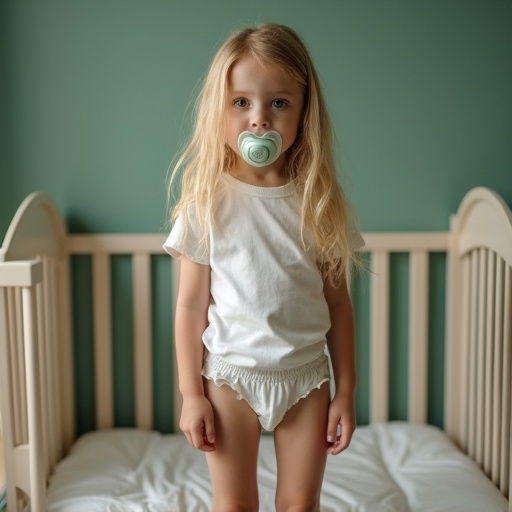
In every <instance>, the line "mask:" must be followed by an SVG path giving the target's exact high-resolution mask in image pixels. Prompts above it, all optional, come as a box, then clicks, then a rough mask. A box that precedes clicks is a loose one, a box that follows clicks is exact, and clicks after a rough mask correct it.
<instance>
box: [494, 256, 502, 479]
mask: <svg viewBox="0 0 512 512" xmlns="http://www.w3.org/2000/svg"><path fill="white" fill-rule="evenodd" d="M504 268H505V262H504V261H503V260H502V259H501V258H499V259H498V262H497V264H496V291H495V305H494V326H495V327H494V357H493V376H494V381H493V405H492V414H493V421H492V424H493V432H492V469H491V478H492V481H493V482H494V484H495V485H497V486H499V483H500V481H499V474H500V465H501V449H502V446H501V421H502V419H501V414H502V411H501V403H502V389H501V382H502V380H501V379H502V374H503V342H502V341H503V307H504V304H503V302H504V294H503V292H504V290H503V276H504Z"/></svg>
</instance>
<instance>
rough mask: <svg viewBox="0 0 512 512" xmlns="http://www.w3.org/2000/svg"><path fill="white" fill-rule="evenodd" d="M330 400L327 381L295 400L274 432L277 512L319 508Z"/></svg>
mask: <svg viewBox="0 0 512 512" xmlns="http://www.w3.org/2000/svg"><path fill="white" fill-rule="evenodd" d="M329 403H330V392H329V383H328V382H326V383H325V384H323V385H322V386H321V387H320V389H314V390H313V391H311V393H310V394H309V395H308V396H307V397H306V398H303V399H301V400H300V401H299V402H298V403H296V404H295V405H294V406H293V407H292V408H291V409H290V410H289V411H288V412H287V413H286V415H285V417H284V418H283V420H282V421H281V423H280V424H279V425H278V426H277V427H276V429H275V431H274V442H275V447H276V457H277V492H276V510H277V511H278V512H283V511H294V512H299V511H301V512H302V511H304V512H305V511H307V512H313V511H318V510H320V490H321V487H322V481H323V476H324V470H325V462H326V457H327V439H326V436H327V414H328V409H329Z"/></svg>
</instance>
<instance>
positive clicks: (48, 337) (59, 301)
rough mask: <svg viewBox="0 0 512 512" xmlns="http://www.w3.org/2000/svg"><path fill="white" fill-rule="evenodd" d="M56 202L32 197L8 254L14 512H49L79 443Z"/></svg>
mask: <svg viewBox="0 0 512 512" xmlns="http://www.w3.org/2000/svg"><path fill="white" fill-rule="evenodd" d="M65 237H66V233H65V229H64V225H63V223H62V221H61V219H60V216H59V214H58V212H57V209H56V207H55V205H54V204H53V202H52V201H51V199H50V198H49V197H48V196H46V195H44V194H41V193H35V194H32V195H31V196H29V197H28V198H27V199H26V200H25V201H24V202H23V203H22V205H21V206H20V208H19V209H18V211H17V213H16V215H15V217H14V218H13V221H12V223H11V225H10V227H9V230H8V231H7V234H6V237H5V240H4V244H3V246H2V248H1V250H0V378H1V383H0V389H1V392H2V397H1V398H2V422H3V438H4V451H5V465H6V472H7V475H8V479H7V499H8V511H9V512H14V511H15V510H22V509H23V510H25V507H26V505H27V504H30V507H31V510H32V511H33V512H38V511H44V509H45V508H44V507H45V506H44V503H45V493H46V484H47V479H48V477H49V475H50V474H51V472H52V470H53V467H54V466H55V464H56V463H57V462H58V461H59V460H60V459H61V458H62V456H63V454H64V453H65V452H66V450H67V448H68V447H69V446H70V444H71V442H72V439H73V437H74V420H73V418H74V411H73V404H72V397H73V386H72V376H71V368H72V355H71V339H70V338H71V336H70V320H69V319H70V311H69V277H68V272H69V270H68V269H69V267H68V258H67V254H66V250H65Z"/></svg>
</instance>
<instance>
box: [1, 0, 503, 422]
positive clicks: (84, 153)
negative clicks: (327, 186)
mask: <svg viewBox="0 0 512 512" xmlns="http://www.w3.org/2000/svg"><path fill="white" fill-rule="evenodd" d="M260 21H273V22H279V23H285V24H288V25H290V26H292V27H293V28H295V29H296V30H297V31H298V32H299V33H300V34H301V35H302V36H303V38H304V39H305V41H306V43H307V45H308V47H309V49H310V51H311V53H312V55H313V58H314V60H315V62H316V64H317V68H318V71H319V74H320V76H321V79H322V81H323V85H324V90H325V93H326V97H327V102H328V105H329V108H330V111H331V115H332V120H333V124H334V128H335V131H336V133H337V139H338V149H337V151H338V159H339V162H340V164H341V165H340V168H341V171H340V179H341V180H342V181H343V183H344V184H345V187H346V189H347V192H348V193H349V195H350V197H351V198H352V200H353V202H354V204H355V206H356V208H357V210H358V213H359V215H360V220H361V227H362V229H363V230H367V231H368V230H446V229H447V228H448V222H449V215H450V213H452V212H454V211H455V210H456V208H457V206H458V204H459V201H460V199H461V198H462V196H463V195H464V193H465V192H466V191H467V190H468V189H469V188H471V187H473V186H476V185H485V186H489V187H492V188H494V189H495V190H497V191H498V192H499V193H500V194H501V195H502V196H503V197H504V198H505V200H506V201H507V202H508V203H509V204H512V165H511V163H512V143H511V136H512V101H511V99H512V96H511V94H512V93H511V91H512V35H511V34H512V30H511V28H512V3H511V2H510V0H431V1H426V0H316V1H314V2H312V1H310V0H281V1H276V0H260V1H258V2H247V1H245V0H216V1H206V0H205V1H198V0H187V1H171V0H167V1H164V0H158V1H157V0H148V1H142V0H87V1H86V0H46V1H44V2H41V1H35V0H21V1H18V0H16V1H15V0H3V1H2V2H0V92H1V96H0V175H1V179H0V238H1V237H2V236H3V234H4V232H5V230H6V228H7V225H8V222H9V220H10V218H11V216H12V214H13V213H14V211H15V209H16V207H17V205H18V204H19V202H20V201H21V200H22V199H23V198H24V197H25V196H26V195H27V194H28V193H30V192H31V191H33V190H35V189H42V190H45V191H46V192H48V193H50V194H51V195H52V196H53V197H54V198H55V200H56V201H57V203H58V205H59V207H60V209H61V211H62V213H63V214H64V216H65V218H66V219H67V222H68V225H69V227H70V230H71V231H74V232H89V231H103V232H134V231H140V232H155V231H159V230H162V229H164V225H165V216H166V211H165V179H166V174H167V168H168V166H169V164H170V163H171V161H172V159H173V157H174V155H175V153H176V152H177V150H178V149H179V147H180V146H181V145H182V144H183V143H184V141H185V139H186V135H187V133H188V124H187V115H188V113H190V105H191V102H193V100H194V97H195V96H194V88H195V87H196V84H197V83H198V81H199V80H200V78H201V77H202V75H203V73H204V72H205V70H206V67H207V65H208V63H209V61H210V59H211V57H212V56H213V53H214V51H215V48H216V47H217V46H218V45H219V44H220V43H221V42H222V41H223V40H224V39H225V37H226V36H227V35H228V34H229V33H230V31H231V30H232V29H233V28H237V27H241V26H245V25H247V24H254V23H255V22H260ZM397 258H398V259H397V261H398V263H397V264H396V267H397V269H398V268H401V266H400V264H399V263H400V256H398V257H397ZM83 264H84V263H83V262H77V265H79V266H80V265H83ZM85 265H87V263H85ZM123 265H124V263H123V264H122V265H121V266H123ZM393 265H395V264H393ZM404 265H405V267H406V266H407V262H403V265H402V266H404ZM432 265H433V274H434V276H436V277H435V279H436V283H439V282H442V280H443V279H444V260H443V258H442V257H435V258H433V263H432ZM121 272H122V271H121ZM85 273H86V272H85ZM402 274H403V270H397V272H396V275H397V277H396V280H397V282H398V283H399V284H398V285H399V286H401V287H402V288H403V287H404V286H405V285H401V284H400V282H401V281H403V277H401V276H402ZM121 275H122V274H121ZM81 276H83V272H82V273H80V275H79V276H78V277H77V279H78V281H80V279H82V277H81ZM394 279H395V278H394ZM121 280H122V279H121ZM436 286H437V287H438V288H441V289H442V286H440V285H439V284H437V285H436ZM405 287H406V286H405ZM363 288H364V287H362V289H363ZM441 291H442V290H441ZM361 295H363V296H364V295H365V292H364V291H363V292H361ZM357 300H359V299H357ZM400 300H401V301H402V302H403V303H404V304H405V301H406V297H405V298H401V299H400ZM363 302H364V301H363ZM432 305H433V307H432V308H431V309H432V318H431V321H432V324H433V325H434V327H435V328H434V331H438V332H442V328H443V322H442V318H440V317H442V308H441V309H440V307H441V306H442V303H440V302H439V301H436V300H433V302H432ZM364 308H365V306H364V305H362V306H361V309H362V310H364ZM363 318H364V314H363ZM360 324H361V328H360V330H361V332H363V333H364V331H365V322H364V320H363V321H362V322H360ZM393 329H395V331H396V332H394V333H393V336H394V337H395V335H396V339H397V340H400V339H403V335H402V334H400V333H401V332H403V331H405V330H406V326H402V325H401V324H400V322H398V321H397V322H395V324H394V327H393ZM77 343H78V346H77V347H76V349H77V350H76V353H77V354H78V355H77V358H78V360H79V362H80V363H82V362H83V361H86V362H87V361H89V362H90V358H91V349H90V346H89V348H88V347H87V346H86V343H87V342H86V341H84V342H83V343H82V342H77ZM401 343H402V342H400V341H398V342H397V345H396V347H395V348H394V350H395V351H396V357H394V358H393V359H394V360H395V359H396V361H397V364H400V361H402V360H403V358H404V356H405V354H404V350H403V349H402V348H401ZM360 345H361V346H360V352H361V353H363V354H364V352H365V350H366V348H365V345H364V342H361V343H360ZM119 351H120V353H122V352H123V350H122V347H121V348H120V349H119ZM80 358H82V359H80ZM431 358H432V359H433V360H437V359H439V360H440V361H441V362H442V347H437V348H434V349H433V352H432V353H431ZM87 364H88V363H87ZM128 364H131V360H130V359H129V356H128ZM365 364H366V363H364V362H362V363H360V366H361V371H362V372H363V373H364V372H365V371H367V370H365V368H366V367H365ZM393 375H397V377H394V380H393V382H391V386H392V389H395V390H396V393H397V394H398V395H400V396H402V398H404V390H403V389H404V384H405V382H406V381H405V380H404V374H403V372H402V373H400V372H399V373H396V374H395V373H394V372H393ZM123 382H124V381H123V379H122V378H121V384H119V387H122V383H123ZM431 386H433V387H434V388H436V386H437V388H439V389H437V388H436V389H437V393H438V395H439V396H442V395H441V392H442V378H441V377H439V379H437V376H435V375H433V376H432V378H431ZM80 390H82V391H80ZM81 392H83V393H85V394H84V397H83V403H85V404H87V407H82V409H81V410H82V414H83V415H84V416H87V415H88V412H87V411H88V408H90V405H91V402H90V400H91V398H90V396H86V395H87V391H86V390H85V388H80V387H79V390H78V394H79V398H80V393H81ZM360 393H361V394H363V395H365V393H366V390H365V386H364V385H362V387H361V391H360ZM402 402H403V400H402ZM80 403H81V402H80V400H79V404H80ZM362 403H363V405H361V406H360V411H359V412H360V415H361V416H362V417H363V419H364V417H365V415H366V414H367V412H365V411H366V409H365V407H366V406H367V404H366V400H365V399H363V400H362ZM365 404H366V405H365ZM163 407H165V406H163ZM91 410H92V409H91ZM84 411H85V412H84ZM119 414H120V415H122V413H119ZM403 414H404V413H403V411H400V410H398V411H396V413H395V414H394V415H395V416H396V417H397V418H401V417H402V416H403ZM432 414H433V416H434V417H435V418H436V419H434V422H435V423H440V422H441V421H442V418H441V419H440V416H439V414H440V413H439V410H437V412H434V413H432ZM130 415H131V413H130V412H128V416H130ZM84 421H85V423H82V426H81V429H82V430H87V429H88V428H89V424H88V423H87V421H88V420H85V419H84ZM166 421H168V420H162V423H165V422H166ZM126 422H127V423H129V419H128V420H126ZM121 423H123V421H121ZM163 429H164V430H165V429H166V427H165V426H164V427H163Z"/></svg>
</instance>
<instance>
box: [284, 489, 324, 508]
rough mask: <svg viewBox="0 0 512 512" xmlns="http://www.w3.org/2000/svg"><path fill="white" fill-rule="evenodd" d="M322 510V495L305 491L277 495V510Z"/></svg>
mask: <svg viewBox="0 0 512 512" xmlns="http://www.w3.org/2000/svg"><path fill="white" fill-rule="evenodd" d="M319 510H320V497H319V496H316V495H315V496H309V495H307V494H303V493H300V492H298V493H294V494H290V495H286V496H283V495H281V496H279V495H278V496H276V511H277V512H317V511H319Z"/></svg>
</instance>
